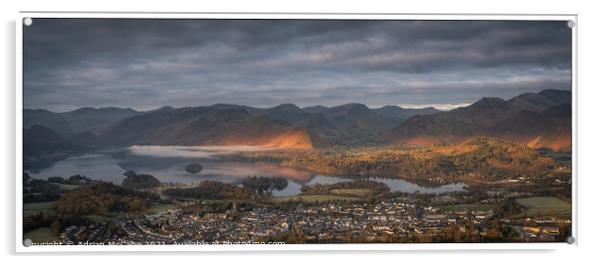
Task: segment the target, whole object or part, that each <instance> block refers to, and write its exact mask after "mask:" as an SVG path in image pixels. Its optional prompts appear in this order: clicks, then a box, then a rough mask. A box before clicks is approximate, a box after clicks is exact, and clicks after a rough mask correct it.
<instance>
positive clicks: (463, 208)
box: [439, 204, 493, 212]
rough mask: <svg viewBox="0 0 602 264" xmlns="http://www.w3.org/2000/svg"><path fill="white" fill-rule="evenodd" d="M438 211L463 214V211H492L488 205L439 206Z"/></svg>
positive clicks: (491, 206) (491, 207)
mask: <svg viewBox="0 0 602 264" xmlns="http://www.w3.org/2000/svg"><path fill="white" fill-rule="evenodd" d="M439 209H441V210H443V211H446V212H463V211H469V212H470V211H489V210H492V209H493V205H490V204H454V205H446V206H441V207H439Z"/></svg>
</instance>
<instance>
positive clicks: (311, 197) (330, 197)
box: [272, 194, 360, 202]
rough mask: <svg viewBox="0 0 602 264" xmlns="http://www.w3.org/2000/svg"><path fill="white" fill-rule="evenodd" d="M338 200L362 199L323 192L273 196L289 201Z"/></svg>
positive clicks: (276, 198) (276, 200)
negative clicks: (324, 193)
mask: <svg viewBox="0 0 602 264" xmlns="http://www.w3.org/2000/svg"><path fill="white" fill-rule="evenodd" d="M337 200H339V201H340V200H347V201H356V200H360V198H357V197H347V196H339V195H328V194H326V195H323V194H315V195H314V194H310V195H292V196H282V197H273V198H272V201H274V202H288V201H299V202H325V201H337Z"/></svg>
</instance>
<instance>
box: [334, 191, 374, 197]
mask: <svg viewBox="0 0 602 264" xmlns="http://www.w3.org/2000/svg"><path fill="white" fill-rule="evenodd" d="M370 192H372V190H370V189H332V190H330V193H332V194H334V195H342V196H353V197H366V196H367V195H368V194H370Z"/></svg>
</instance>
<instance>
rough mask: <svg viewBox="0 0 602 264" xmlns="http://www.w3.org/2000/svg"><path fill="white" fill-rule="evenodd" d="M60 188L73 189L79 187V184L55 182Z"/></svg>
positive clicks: (63, 189) (64, 189)
mask: <svg viewBox="0 0 602 264" xmlns="http://www.w3.org/2000/svg"><path fill="white" fill-rule="evenodd" d="M55 184H56V185H58V186H59V187H60V188H61V191H73V190H75V189H77V188H79V187H80V186H79V185H73V184H61V183H55Z"/></svg>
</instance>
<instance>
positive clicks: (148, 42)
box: [24, 19, 571, 111]
mask: <svg viewBox="0 0 602 264" xmlns="http://www.w3.org/2000/svg"><path fill="white" fill-rule="evenodd" d="M570 78H571V31H570V29H569V28H568V27H567V25H566V22H544V21H538V22H537V21H531V22H526V21H525V22H516V21H514V22H512V21H359V20H356V21H336V20H311V21H309V20H305V21H303V20H133V19H112V20H100V19H34V21H33V25H31V26H29V27H25V28H24V100H25V107H26V108H44V109H49V110H53V111H67V110H73V109H75V108H78V107H82V106H92V107H102V106H119V107H132V108H135V109H139V110H148V109H153V108H157V107H161V106H166V105H170V106H174V107H179V106H197V105H212V104H215V103H231V104H244V105H251V106H256V107H269V106H275V105H278V104H281V103H295V104H297V105H299V106H313V105H325V106H334V105H340V104H344V103H350V102H359V103H364V104H366V105H369V106H372V107H377V106H383V105H400V106H405V107H423V106H435V107H438V108H444V109H445V108H450V107H454V106H458V105H465V104H467V103H470V102H474V101H476V100H478V99H479V98H481V97H484V96H497V97H502V98H510V97H512V96H514V95H517V94H520V93H523V92H537V91H540V90H542V89H549V88H554V89H570V87H571V82H570Z"/></svg>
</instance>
